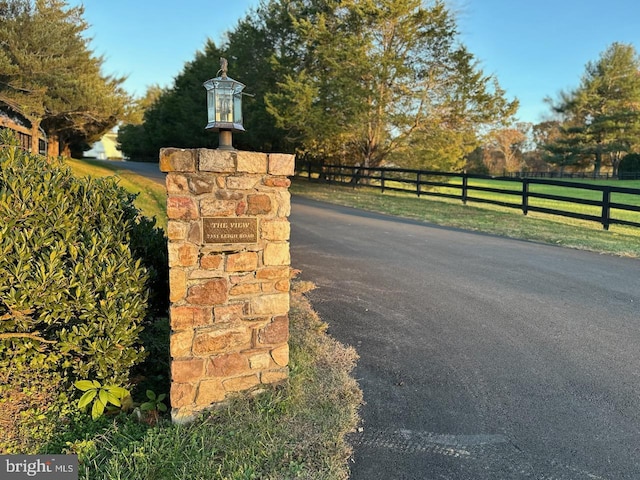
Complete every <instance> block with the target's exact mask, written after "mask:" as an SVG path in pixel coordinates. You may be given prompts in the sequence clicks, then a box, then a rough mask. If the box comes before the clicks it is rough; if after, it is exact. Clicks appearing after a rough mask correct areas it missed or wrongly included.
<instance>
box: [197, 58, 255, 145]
mask: <svg viewBox="0 0 640 480" xmlns="http://www.w3.org/2000/svg"><path fill="white" fill-rule="evenodd" d="M218 73H220V74H221V75H220V76H219V77H216V78H212V79H210V80H207V81H206V82H204V84H203V86H204V88H206V89H207V117H208V122H209V123H207V126H206V127H205V129H206V130H210V131H212V132H220V145H219V147H218V148H221V149H226V150H233V146H232V145H231V134H232V132H244V131H245V130H244V127H243V126H242V90H243V89H244V87H245V85H244V84H242V83H240V82H238V81H236V80H234V79H233V78H231V77H228V76H227V60H226V59H225V58H221V59H220V70H219V71H218Z"/></svg>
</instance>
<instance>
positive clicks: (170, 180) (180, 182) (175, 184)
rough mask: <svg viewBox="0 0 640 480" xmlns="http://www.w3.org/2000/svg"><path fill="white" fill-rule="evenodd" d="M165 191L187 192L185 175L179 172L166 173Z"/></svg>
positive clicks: (187, 186)
mask: <svg viewBox="0 0 640 480" xmlns="http://www.w3.org/2000/svg"><path fill="white" fill-rule="evenodd" d="M166 184H167V193H169V194H178V195H184V194H188V193H189V185H188V184H187V177H185V176H184V175H182V174H180V173H173V172H172V173H168V174H167V180H166Z"/></svg>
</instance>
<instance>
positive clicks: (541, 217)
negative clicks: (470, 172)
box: [291, 178, 640, 257]
mask: <svg viewBox="0 0 640 480" xmlns="http://www.w3.org/2000/svg"><path fill="white" fill-rule="evenodd" d="M291 191H292V193H294V194H297V195H302V196H306V197H309V198H314V199H317V200H323V201H326V202H330V203H335V204H339V205H346V206H352V207H356V208H361V209H365V210H370V211H375V212H380V213H387V214H391V215H398V216H402V217H406V218H414V219H418V220H423V221H425V222H429V223H434V224H438V225H444V226H450V227H456V228H461V229H465V230H473V231H481V232H486V233H491V234H495V235H500V236H505V237H511V238H520V239H524V240H531V241H537V242H543V243H549V244H554V245H563V246H566V247H571V248H578V249H583V250H590V251H595V252H601V253H610V254H614V255H620V256H629V257H640V229H637V228H631V227H623V226H617V225H613V226H611V228H610V230H609V231H605V230H603V229H602V225H600V224H598V223H595V222H588V221H584V220H577V219H572V218H566V217H560V216H555V215H546V214H542V213H535V212H532V213H529V215H527V216H524V215H523V214H522V212H520V211H519V210H516V209H512V208H506V207H500V206H496V205H489V204H482V203H477V204H474V203H469V204H467V205H463V204H462V203H461V202H460V201H459V200H449V199H440V198H435V197H424V196H423V197H421V198H418V197H417V196H416V195H415V194H410V193H400V192H394V191H387V192H385V193H384V194H383V193H381V192H380V190H379V189H374V188H369V187H358V188H355V189H354V188H352V187H348V186H337V185H327V184H323V183H318V182H309V181H308V180H306V179H303V178H296V179H294V181H293V184H292V187H291Z"/></svg>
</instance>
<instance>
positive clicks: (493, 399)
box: [291, 197, 640, 480]
mask: <svg viewBox="0 0 640 480" xmlns="http://www.w3.org/2000/svg"><path fill="white" fill-rule="evenodd" d="M291 225H292V239H291V251H292V264H293V266H294V267H295V268H299V269H301V270H302V271H303V273H302V277H303V278H304V279H306V280H311V281H313V282H315V283H316V284H317V286H318V288H317V289H316V290H315V291H313V292H311V293H310V294H309V296H310V298H311V300H312V303H313V305H314V307H315V308H316V310H317V311H318V312H319V313H320V315H321V316H322V317H323V319H324V320H325V321H326V322H328V323H329V325H330V329H329V332H330V333H331V334H332V335H334V336H335V337H336V338H337V339H339V340H340V341H342V342H344V343H347V344H350V345H353V346H355V347H356V348H357V350H358V352H359V354H360V357H361V359H360V361H359V365H358V367H357V369H356V371H355V375H356V377H357V378H358V380H359V383H360V385H361V387H362V389H363V391H364V395H365V401H366V405H365V406H364V407H363V409H362V416H363V419H364V423H363V430H362V432H359V433H355V434H354V435H353V436H352V441H353V443H354V445H355V455H354V458H353V463H352V478H353V479H366V480H372V479H385V480H388V479H451V480H464V479H469V480H471V479H473V480H482V479H487V480H499V479H529V478H532V479H576V480H582V479H585V480H586V479H590V480H593V479H612V480H613V479H616V480H618V479H638V478H640V329H639V328H638V327H639V323H640V315H638V313H639V309H638V306H639V305H640V261H638V260H635V259H628V258H616V257H611V256H606V255H598V254H593V253H588V252H581V251H576V250H569V249H564V248H559V247H554V246H548V245H540V244H536V243H531V242H523V241H516V240H509V239H503V238H498V237H494V236H490V235H483V234H478V233H470V232H464V231H460V230H455V229H448V228H442V227H437V226H433V225H428V224H424V223H420V222H414V221H407V220H398V219H395V218H393V217H387V216H383V215H376V214H368V213H363V212H360V211H357V210H353V209H349V208H343V207H336V206H332V205H328V204H323V203H318V202H314V201H310V200H306V199H302V198H296V197H294V199H293V208H292V215H291Z"/></svg>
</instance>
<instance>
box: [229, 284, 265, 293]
mask: <svg viewBox="0 0 640 480" xmlns="http://www.w3.org/2000/svg"><path fill="white" fill-rule="evenodd" d="M261 291H262V289H261V288H260V284H259V283H241V284H240V285H236V286H234V287H231V290H229V295H233V296H238V295H254V294H256V293H260V292H261Z"/></svg>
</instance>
